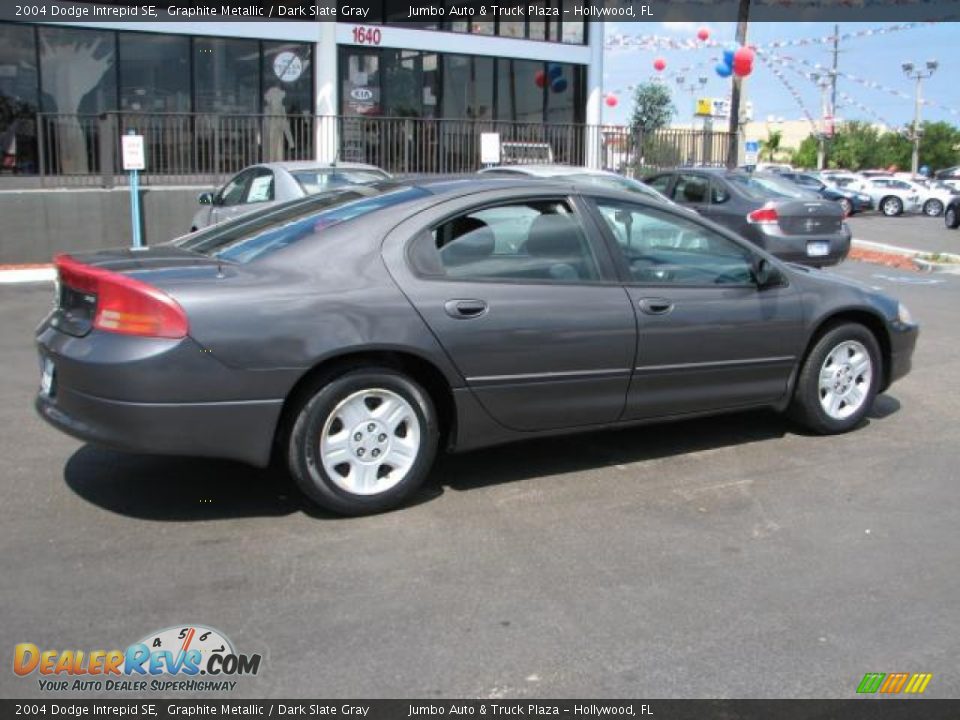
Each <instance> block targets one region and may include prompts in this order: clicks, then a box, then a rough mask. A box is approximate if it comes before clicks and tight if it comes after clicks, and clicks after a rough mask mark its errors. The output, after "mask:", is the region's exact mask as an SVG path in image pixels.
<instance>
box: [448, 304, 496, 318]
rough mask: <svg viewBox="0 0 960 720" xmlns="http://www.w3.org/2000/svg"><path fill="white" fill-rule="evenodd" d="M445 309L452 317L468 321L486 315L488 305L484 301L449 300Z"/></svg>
mask: <svg viewBox="0 0 960 720" xmlns="http://www.w3.org/2000/svg"><path fill="white" fill-rule="evenodd" d="M443 309H444V310H445V311H446V313H447V315H449V316H450V317H453V318H457V319H458V320H468V319H470V318H475V317H480V316H481V315H483V314H484V313H486V312H487V303H486V302H485V301H484V300H447V302H445V303H444V305H443Z"/></svg>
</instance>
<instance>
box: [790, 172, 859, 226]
mask: <svg viewBox="0 0 960 720" xmlns="http://www.w3.org/2000/svg"><path fill="white" fill-rule="evenodd" d="M778 177H782V178H786V179H787V180H789V181H790V182H792V183H794V184H796V185H798V186H799V187H801V188H803V189H804V190H809V191H810V192H814V193H816V194H817V195H819V196H820V197H822V198H823V199H824V200H833V201H834V202H835V203H839V205H840V208H841V209H842V210H843V216H844V217H847V216H849V215H853V214H854V213H858V212H863V211H864V210H872V209H873V199H872V198H871V197H870V196H869V195H867V194H865V193H861V192H856V191H854V190H850V189H847V188H842V187H837V186H833V185H827V184H826V183H825V182H823V181H822V180H820V179H819V178H817V177H814V176H813V175H808V174H807V173H798V172H782V173H779V174H778Z"/></svg>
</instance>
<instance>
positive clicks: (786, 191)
mask: <svg viewBox="0 0 960 720" xmlns="http://www.w3.org/2000/svg"><path fill="white" fill-rule="evenodd" d="M727 180H728V181H729V182H730V183H731V184H732V185H733V186H734V187H736V188H738V189H739V190H740V191H741V192H742V193H744V194H745V195H746V196H747V197H749V198H751V199H753V200H770V199H775V200H779V199H783V198H790V199H795V200H809V199H810V198H812V197H815V195H813V193H811V192H809V191H807V190H804V189H803V188H801V187H799V186H798V185H795V184H794V183H792V182H790V181H789V180H784V179H783V178H778V177H773V176H772V175H758V174H756V173H754V174H753V175H746V174H742V175H741V174H732V175H728V176H727Z"/></svg>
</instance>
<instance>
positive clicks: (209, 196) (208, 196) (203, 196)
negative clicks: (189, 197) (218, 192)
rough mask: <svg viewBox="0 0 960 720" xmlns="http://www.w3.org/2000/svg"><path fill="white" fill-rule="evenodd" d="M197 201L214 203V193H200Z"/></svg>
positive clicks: (207, 203)
mask: <svg viewBox="0 0 960 720" xmlns="http://www.w3.org/2000/svg"><path fill="white" fill-rule="evenodd" d="M197 202H198V203H200V204H201V205H213V193H211V192H205V193H200V195H199V196H198V197H197Z"/></svg>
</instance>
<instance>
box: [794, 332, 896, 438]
mask: <svg viewBox="0 0 960 720" xmlns="http://www.w3.org/2000/svg"><path fill="white" fill-rule="evenodd" d="M848 340H853V341H856V342H858V343H860V344H861V345H863V347H864V348H866V350H867V353H868V355H869V356H870V362H871V378H870V382H869V387H868V388H867V389H866V390H865V392H866V397H865V398H864V401H863V403H862V405H860V407H859V408H858V409H857V410H856V411H855V412H854V413H853V414H851V415H850V416H849V417H846V418H843V419H838V418H835V417H831V416H830V415H828V414H827V412H826V410H824V408H823V406H822V405H821V404H820V384H819V379H820V370H821V368H822V367H823V365H824V362H825V361H826V359H827V355H829V354H830V352H831V351H832V350H834V349H835V348H837V347H838V346H839V345H840V344H841V343H843V342H846V341H848ZM882 374H883V360H882V356H881V353H880V346H879V344H878V343H877V339H876V337H874V335H873V333H872V332H870V330H869V329H868V328H866V327H864V326H863V325H860V324H858V323H843V324H841V325H835V326H833V327H832V328H830V329H828V330H827V331H826V332H824V333H822V334H821V335H820V336H819V337H818V338H817V340H816V341H815V342H814V345H813V347H812V348H811V350H810V352H809V353H808V354H807V358H806V360H804V363H803V367H802V368H801V369H800V374H799V375H798V376H797V385H796V387H795V388H794V392H793V400H792V402H791V404H790V408H789V410H788V414H789V415H790V417H791V418H793V419H794V420H796V421H797V422H799V423H800V424H801V425H803V426H804V427H806V428H807V429H809V430H811V431H813V432H815V433H817V434H820V435H835V434H838V433H845V432H847V431H849V430H852V429H853V428H855V427H856V426H857V425H859V424H860V422H861V421H862V420H863V418H864V416H865V415H866V414H867V413H868V412H870V408H871V407H872V406H873V401H874V399H875V398H876V396H877V389H878V388H879V386H880V379H881V377H882Z"/></svg>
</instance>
